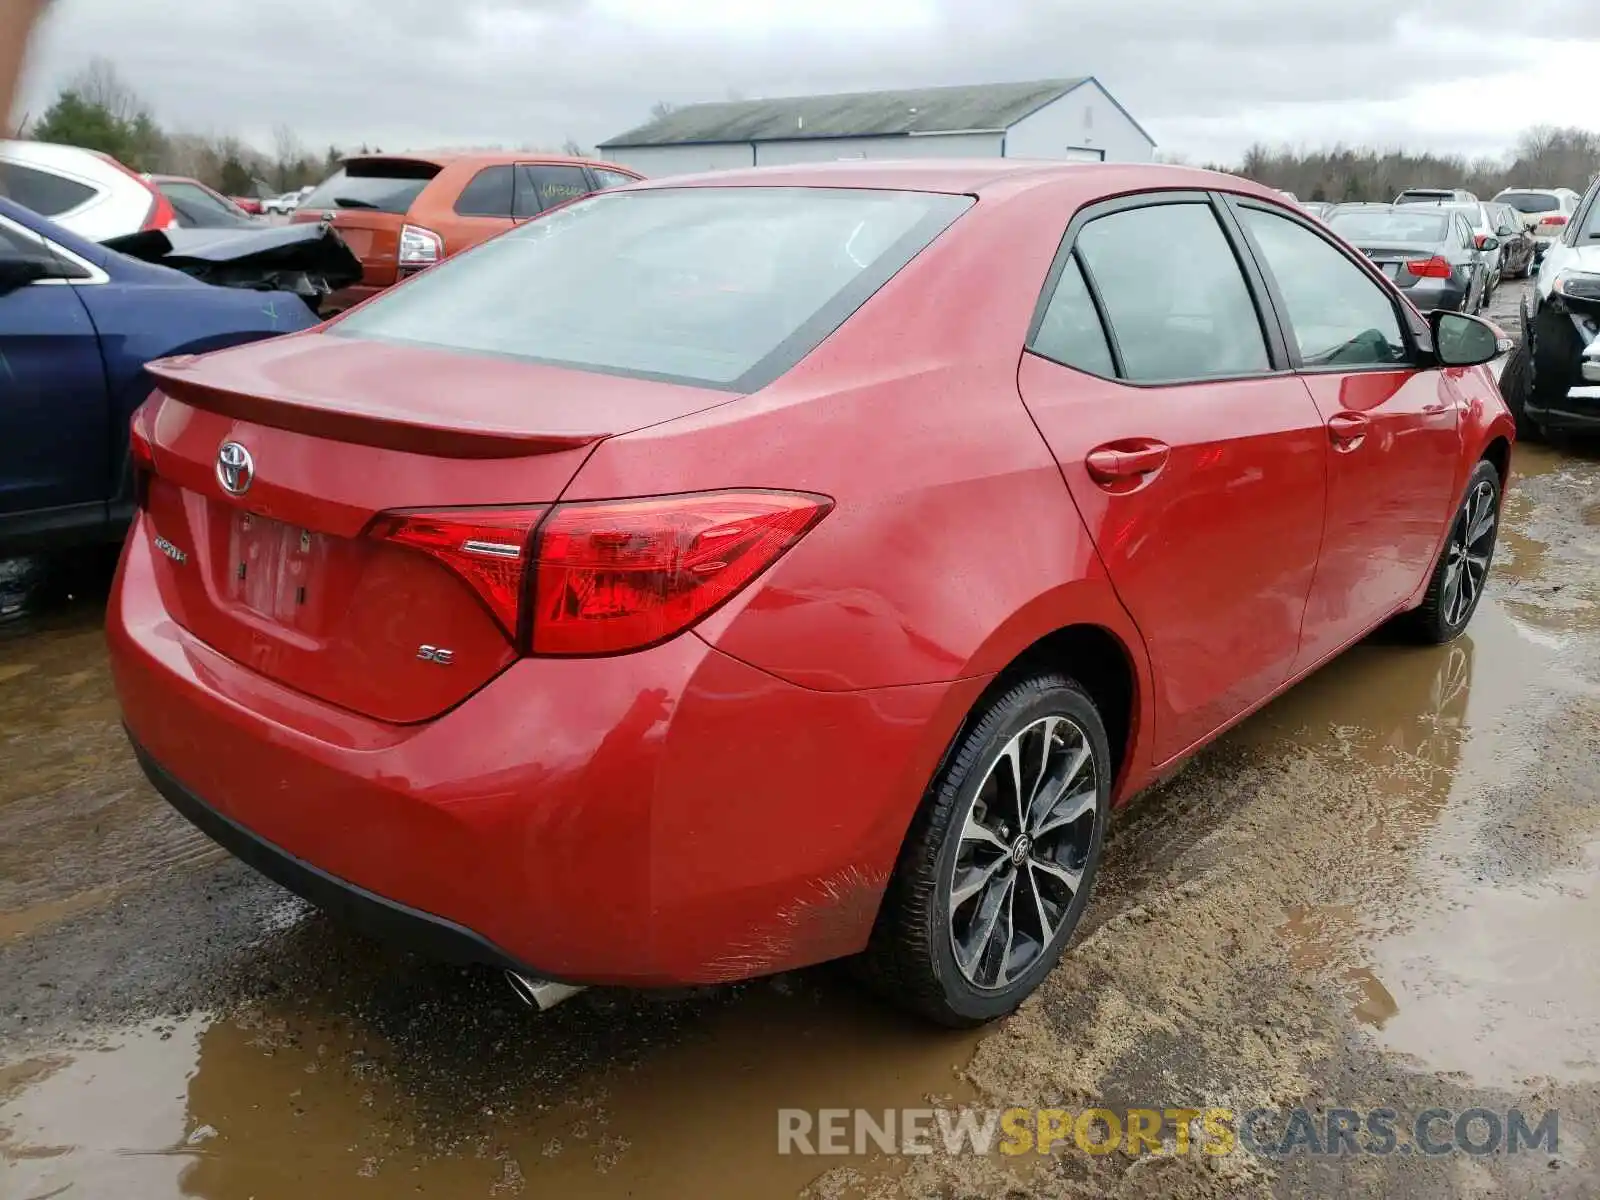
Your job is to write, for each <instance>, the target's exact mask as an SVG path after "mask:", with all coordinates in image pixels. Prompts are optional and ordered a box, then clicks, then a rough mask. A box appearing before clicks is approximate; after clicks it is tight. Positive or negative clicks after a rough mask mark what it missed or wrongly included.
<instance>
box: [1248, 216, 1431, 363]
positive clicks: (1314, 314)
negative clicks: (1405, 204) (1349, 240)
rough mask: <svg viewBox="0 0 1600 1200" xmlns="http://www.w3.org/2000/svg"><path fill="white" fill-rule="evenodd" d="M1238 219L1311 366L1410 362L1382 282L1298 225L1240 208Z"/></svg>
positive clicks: (1392, 303) (1301, 359) (1397, 319)
mask: <svg viewBox="0 0 1600 1200" xmlns="http://www.w3.org/2000/svg"><path fill="white" fill-rule="evenodd" d="M1239 217H1240V219H1241V220H1242V221H1243V222H1244V227H1245V228H1246V229H1247V230H1248V231H1249V232H1250V236H1251V237H1252V238H1254V239H1255V243H1256V245H1257V246H1258V247H1260V249H1261V253H1262V254H1263V255H1264V256H1265V258H1266V263H1265V265H1266V267H1267V269H1268V270H1270V271H1271V272H1272V277H1273V280H1274V281H1275V282H1276V283H1277V285H1278V294H1279V295H1280V296H1282V297H1283V305H1284V308H1285V309H1286V310H1287V313H1286V315H1287V316H1288V318H1289V323H1290V324H1291V325H1293V326H1294V339H1295V342H1296V344H1297V345H1298V346H1299V347H1300V361H1301V362H1302V363H1303V364H1304V365H1305V366H1308V367H1332V366H1339V367H1352V366H1373V365H1378V364H1387V363H1399V362H1405V361H1406V359H1407V357H1408V352H1407V350H1406V343H1405V338H1404V337H1402V336H1401V333H1400V318H1399V316H1398V314H1397V313H1396V312H1395V306H1394V301H1393V300H1392V299H1390V297H1389V293H1388V292H1387V291H1385V290H1384V288H1383V287H1382V286H1380V285H1379V284H1378V283H1377V281H1376V280H1374V279H1372V278H1371V277H1370V276H1369V275H1368V274H1367V273H1366V272H1365V271H1363V270H1362V269H1361V268H1360V267H1358V266H1356V264H1355V263H1353V262H1351V261H1350V260H1349V259H1348V258H1346V257H1345V256H1344V255H1343V254H1341V253H1340V252H1339V251H1338V250H1336V249H1334V247H1333V246H1332V245H1330V244H1329V243H1328V242H1325V241H1323V239H1322V238H1320V237H1318V236H1317V235H1316V234H1315V233H1312V232H1311V230H1309V229H1307V228H1306V227H1305V226H1303V225H1300V224H1299V223H1297V222H1295V221H1291V220H1289V219H1288V218H1286V217H1280V216H1277V215H1275V214H1273V213H1269V212H1263V211H1262V210H1261V209H1259V208H1242V209H1240V210H1239ZM1456 219H1457V220H1462V219H1463V218H1461V217H1457V218H1456Z"/></svg>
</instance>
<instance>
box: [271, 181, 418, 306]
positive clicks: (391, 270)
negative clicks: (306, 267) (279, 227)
mask: <svg viewBox="0 0 1600 1200" xmlns="http://www.w3.org/2000/svg"><path fill="white" fill-rule="evenodd" d="M441 169H442V168H441V164H439V163H437V162H433V161H431V160H428V159H424V158H405V157H399V158H396V157H368V158H352V159H348V160H347V161H346V162H345V164H344V166H342V167H341V168H340V169H339V170H338V171H336V172H335V173H334V174H333V175H332V176H331V177H330V178H328V179H327V180H326V181H324V182H323V183H322V184H321V185H320V186H318V187H317V188H316V189H315V190H314V191H313V192H312V193H311V194H310V195H309V196H307V197H306V198H305V199H304V200H303V201H301V203H300V207H299V208H298V209H296V210H295V213H294V216H293V217H292V218H291V220H292V221H293V222H294V223H295V224H301V225H303V224H307V223H309V222H312V221H321V222H323V223H325V224H328V225H331V226H332V227H333V228H335V229H337V230H338V231H339V236H340V237H342V238H343V239H344V240H345V244H346V245H348V246H349V247H350V249H351V251H352V252H353V253H354V254H355V256H356V257H357V258H359V259H360V260H361V266H362V282H363V283H364V284H367V285H369V286H371V287H388V286H389V285H390V284H392V283H394V282H395V279H396V278H397V277H398V261H399V256H400V230H401V229H402V227H404V225H405V223H406V214H407V213H408V212H410V211H411V205H412V204H413V203H414V202H415V201H416V199H417V197H418V196H419V195H421V194H422V189H423V188H425V187H427V186H428V183H429V181H430V180H432V179H433V178H434V176H436V175H438V173H439V171H440V170H441Z"/></svg>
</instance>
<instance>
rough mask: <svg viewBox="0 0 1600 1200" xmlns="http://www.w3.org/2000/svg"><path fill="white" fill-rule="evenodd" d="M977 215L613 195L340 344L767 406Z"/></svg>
mask: <svg viewBox="0 0 1600 1200" xmlns="http://www.w3.org/2000/svg"><path fill="white" fill-rule="evenodd" d="M971 203H972V201H971V199H970V198H969V197H966V196H948V195H933V194H929V193H924V192H888V191H864V190H863V191H858V190H842V189H839V190H835V189H820V188H778V187H771V188H767V187H762V188H748V187H738V188H735V187H727V188H678V189H666V188H662V189H655V190H651V191H642V192H612V193H603V194H600V195H597V196H593V197H590V198H589V199H587V200H582V201H579V202H577V203H575V204H572V205H569V206H568V207H566V208H563V209H559V210H557V211H555V212H552V213H551V214H550V215H548V216H546V217H543V218H541V219H539V220H535V221H530V222H528V223H527V224H525V225H522V226H519V227H518V228H517V229H515V230H513V231H512V232H510V233H508V234H506V235H504V236H502V237H499V238H495V239H494V240H492V241H489V242H486V243H484V244H483V245H481V246H480V247H478V248H477V249H474V250H471V251H469V252H467V253H465V254H462V255H459V256H457V257H455V258H452V259H450V260H448V261H446V262H444V263H441V264H440V265H439V266H436V267H433V268H431V269H429V270H428V271H426V272H424V273H423V274H422V275H419V276H418V277H417V278H416V279H415V280H413V281H411V282H410V283H408V284H407V285H406V286H404V287H402V288H399V289H397V290H396V291H394V292H392V293H389V294H387V295H384V296H380V297H378V298H377V299H375V300H373V301H371V302H370V303H368V304H367V305H365V306H363V307H362V308H360V309H359V310H357V311H355V312H353V313H351V314H350V315H349V316H348V317H347V318H345V319H344V320H343V321H342V322H340V323H339V324H338V325H336V326H335V327H334V328H333V329H332V330H331V331H330V332H332V333H334V334H338V335H342V336H351V337H367V338H376V339H382V340H387V341H397V342H404V343H411V344H420V345H429V346H437V347H441V348H444V349H449V350H460V351H465V352H468V353H479V354H497V355H507V356H511V357H515V358H523V359H529V360H532V361H535V362H545V363H552V364H555V365H559V366H570V367H577V368H579V369H587V370H596V371H606V372H611V373H614V374H624V375H640V376H644V377H647V378H656V379H664V380H670V381H675V382H681V383H691V384H699V385H703V386H710V387H719V388H727V389H729V390H733V391H753V390H755V389H756V388H759V387H762V386H764V385H765V384H766V383H768V382H770V381H771V380H772V379H774V378H776V377H777V376H778V375H780V374H782V373H783V372H784V371H786V370H787V369H788V368H789V367H791V366H793V365H794V364H795V363H796V362H798V361H799V360H800V359H801V358H803V357H804V356H805V355H806V354H808V353H810V351H811V350H812V349H813V348H814V347H815V346H816V345H817V344H818V343H819V342H821V341H822V339H823V338H825V337H827V336H828V334H829V333H831V332H832V331H833V330H834V329H836V328H837V327H838V326H839V325H840V324H842V323H843V321H844V320H845V318H847V317H848V316H849V315H850V314H851V313H852V312H854V311H855V309H856V308H857V307H859V306H860V305H861V304H862V303H863V302H864V301H865V300H866V299H867V298H868V297H869V296H871V295H872V294H873V292H875V291H877V290H878V288H880V287H882V286H883V284H884V283H886V282H887V281H888V280H889V279H890V278H891V277H892V276H893V275H894V274H895V272H897V271H898V270H899V269H900V268H901V267H903V266H904V265H905V264H906V263H907V262H909V261H910V260H911V258H912V257H913V256H915V255H916V254H917V253H918V252H919V251H921V250H922V249H923V248H924V247H925V246H927V245H928V243H929V242H931V241H932V240H933V239H934V238H935V237H937V236H938V235H939V233H940V232H941V231H942V230H944V229H945V227H947V226H948V225H949V224H950V223H951V222H952V221H954V220H955V219H956V217H958V216H959V215H960V214H961V213H962V212H964V211H965V210H966V208H967V207H968V206H969V205H970V204H971Z"/></svg>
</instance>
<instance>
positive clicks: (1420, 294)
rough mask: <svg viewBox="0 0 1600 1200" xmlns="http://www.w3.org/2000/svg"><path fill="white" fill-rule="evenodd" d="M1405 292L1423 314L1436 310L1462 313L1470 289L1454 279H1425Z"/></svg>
mask: <svg viewBox="0 0 1600 1200" xmlns="http://www.w3.org/2000/svg"><path fill="white" fill-rule="evenodd" d="M1403 290H1404V291H1405V294H1406V296H1407V298H1408V299H1410V301H1411V303H1413V304H1415V305H1416V306H1417V307H1418V308H1419V309H1421V310H1422V311H1423V312H1431V311H1433V310H1434V309H1443V310H1444V311H1446V312H1460V311H1461V309H1462V306H1463V305H1465V304H1466V302H1467V291H1468V287H1467V286H1465V285H1462V284H1458V283H1456V282H1455V280H1453V279H1423V280H1419V281H1418V282H1417V283H1414V284H1412V285H1411V286H1410V287H1408V288H1405V289H1403Z"/></svg>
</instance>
